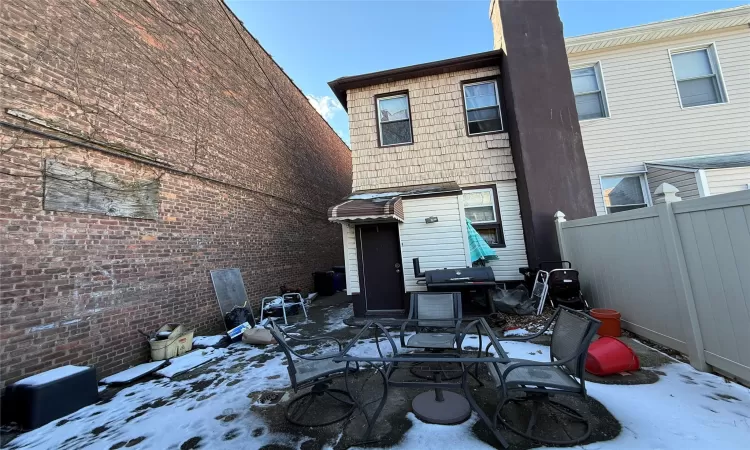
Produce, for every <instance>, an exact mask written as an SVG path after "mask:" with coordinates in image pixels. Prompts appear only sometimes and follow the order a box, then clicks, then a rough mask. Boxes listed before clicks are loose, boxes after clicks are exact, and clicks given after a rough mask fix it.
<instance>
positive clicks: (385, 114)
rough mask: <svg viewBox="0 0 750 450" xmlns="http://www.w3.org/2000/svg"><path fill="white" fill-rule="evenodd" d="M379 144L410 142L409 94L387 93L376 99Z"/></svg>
mask: <svg viewBox="0 0 750 450" xmlns="http://www.w3.org/2000/svg"><path fill="white" fill-rule="evenodd" d="M376 103H377V108H378V129H379V130H378V132H379V137H380V146H381V147H387V146H391V145H404V144H411V143H412V132H411V115H410V114H409V94H407V93H403V94H397V95H390V94H389V95H388V96H385V97H379V98H377V99H376Z"/></svg>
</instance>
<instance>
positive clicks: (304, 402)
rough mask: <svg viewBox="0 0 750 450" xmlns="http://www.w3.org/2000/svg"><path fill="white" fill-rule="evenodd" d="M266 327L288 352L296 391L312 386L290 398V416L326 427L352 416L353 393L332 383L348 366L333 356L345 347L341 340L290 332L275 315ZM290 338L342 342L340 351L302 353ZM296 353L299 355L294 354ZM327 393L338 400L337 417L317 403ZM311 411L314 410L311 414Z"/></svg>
mask: <svg viewBox="0 0 750 450" xmlns="http://www.w3.org/2000/svg"><path fill="white" fill-rule="evenodd" d="M265 327H266V328H267V329H268V330H269V331H270V332H271V334H272V335H273V337H274V339H276V342H277V343H278V344H279V347H281V350H282V351H283V352H284V355H286V359H287V363H288V365H287V371H288V372H289V380H290V382H291V385H292V389H293V390H294V392H295V393H297V392H299V391H300V390H303V389H306V388H308V387H311V389H310V391H309V392H306V393H304V394H301V395H299V396H297V397H296V398H294V399H292V400H291V401H290V402H289V404H288V405H287V407H286V411H285V413H284V414H285V416H286V419H287V420H288V421H289V422H290V423H292V424H294V425H298V426H301V427H322V426H326V425H331V424H334V423H336V422H340V421H342V420H344V419H346V418H348V417H349V416H351V415H352V413H353V412H354V409H355V407H356V404H355V402H354V400H353V399H352V396H351V395H350V394H349V392H347V391H345V390H343V389H334V388H332V387H331V383H332V381H333V378H335V377H337V376H341V375H344V372H345V371H346V370H347V369H346V367H347V366H346V363H335V362H333V361H332V358H334V357H335V356H338V355H340V354H341V351H342V350H343V345H342V344H341V342H340V341H339V340H338V339H336V338H334V337H331V336H320V337H315V338H309V339H302V338H298V337H294V336H290V335H289V334H288V333H286V332H285V331H284V330H282V329H281V328H280V327H279V326H278V325H277V324H276V322H274V321H273V320H271V319H268V323H267V324H266V325H265ZM290 341H294V342H299V343H314V342H320V341H333V342H335V343H336V345H337V346H338V352H335V353H327V354H323V355H316V356H314V355H302V354H300V353H298V352H296V351H295V350H294V349H293V348H292V345H290ZM292 355H294V357H296V358H293V357H292ZM358 370H359V366H358V365H356V366H355V367H351V368H350V369H349V371H350V373H352V372H357V371H358ZM324 397H328V398H331V399H333V400H334V403H333V404H334V405H335V407H334V408H333V409H336V411H334V412H333V414H332V415H333V417H330V415H331V414H325V411H322V410H321V409H320V408H315V407H313V406H314V405H315V404H316V403H317V404H318V405H320V404H321V403H322V400H323V399H324ZM308 411H310V413H309V414H308Z"/></svg>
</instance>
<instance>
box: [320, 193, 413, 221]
mask: <svg viewBox="0 0 750 450" xmlns="http://www.w3.org/2000/svg"><path fill="white" fill-rule="evenodd" d="M328 220H330V221H331V222H353V221H365V220H368V221H369V220H397V221H399V222H403V221H404V206H403V204H402V202H401V197H400V196H399V195H398V194H396V195H388V196H374V197H373V198H356V199H349V200H346V201H344V202H342V203H339V204H338V205H336V206H332V207H330V208H328Z"/></svg>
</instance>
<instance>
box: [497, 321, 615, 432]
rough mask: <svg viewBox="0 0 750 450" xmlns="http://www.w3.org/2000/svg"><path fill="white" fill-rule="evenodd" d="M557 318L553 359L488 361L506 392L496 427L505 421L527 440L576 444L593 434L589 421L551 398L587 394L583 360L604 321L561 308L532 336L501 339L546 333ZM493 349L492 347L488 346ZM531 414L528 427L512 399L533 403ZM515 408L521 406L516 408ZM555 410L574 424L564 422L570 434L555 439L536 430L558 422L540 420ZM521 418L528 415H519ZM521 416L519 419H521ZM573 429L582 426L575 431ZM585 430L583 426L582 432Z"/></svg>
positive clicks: (503, 395)
mask: <svg viewBox="0 0 750 450" xmlns="http://www.w3.org/2000/svg"><path fill="white" fill-rule="evenodd" d="M553 323H554V327H553V328H552V343H551V345H550V362H536V361H529V360H525V359H512V360H511V362H510V363H508V364H498V363H488V364H487V365H488V368H489V371H490V375H492V377H493V378H494V380H495V383H496V385H497V387H498V389H500V390H501V391H502V401H501V402H500V404H499V405H498V407H497V410H496V411H495V418H494V421H495V426H497V422H498V421H499V422H501V423H502V424H503V425H504V426H505V427H506V428H508V429H509V430H511V431H513V432H514V433H516V434H519V435H521V436H523V437H525V438H527V439H531V440H533V441H536V442H540V443H543V444H549V445H572V444H577V443H580V442H582V441H584V440H586V439H587V438H588V437H589V435H590V434H591V425H590V423H589V421H588V420H587V419H586V418H585V417H584V416H583V415H582V414H580V413H578V412H577V411H576V410H575V409H573V408H571V407H570V406H567V405H564V404H562V403H559V402H557V401H554V400H552V398H551V397H552V396H557V395H561V396H562V395H568V396H577V397H580V398H581V399H585V398H586V384H585V380H584V370H585V369H584V365H585V363H586V355H587V353H588V348H589V344H590V343H591V340H592V339H593V338H594V334H595V333H596V331H597V329H598V328H599V325H600V324H601V323H600V322H599V321H598V320H596V319H594V318H593V317H591V316H589V315H587V314H584V313H582V312H579V311H575V310H572V309H570V308H566V307H564V306H561V307H559V308H558V309H557V310H556V311H555V314H554V315H553V316H552V318H551V319H550V320H549V321H548V322H547V324H546V325H545V327H544V328H543V329H542V330H541V331H539V332H538V333H536V334H533V335H531V336H519V337H511V338H504V337H498V339H499V340H502V341H528V340H530V339H533V338H535V337H538V336H541V335H542V334H544V332H545V331H547V330H548V329H549V328H550V326H552V324H553ZM488 348H489V347H488ZM528 402H530V403H531V404H530V411H531V412H530V414H528V421H527V422H526V424H525V427H523V428H521V427H520V426H519V424H517V423H513V422H514V421H513V420H512V419H511V417H510V415H509V414H507V409H510V408H506V407H507V406H508V405H509V404H516V405H518V406H520V405H521V404H526V405H528ZM514 409H516V410H518V409H520V408H514ZM545 412H546V413H553V414H554V413H556V414H557V417H556V418H564V419H566V420H567V421H570V422H572V425H573V427H569V428H565V427H564V424H563V422H562V421H559V420H557V421H556V422H559V423H560V425H561V427H563V430H562V431H563V432H562V433H560V434H562V435H565V436H568V438H569V439H552V438H549V437H545V436H541V435H539V434H534V429H535V428H536V425H537V424H538V423H546V424H549V423H556V422H555V421H542V422H538V418H539V415H540V414H542V413H545ZM520 416H521V417H522V416H523V414H521V415H520ZM519 421H520V420H518V418H517V420H516V422H519ZM570 428H577V429H578V430H579V431H578V432H577V433H576V432H575V431H573V430H571V429H570ZM580 430H582V431H580Z"/></svg>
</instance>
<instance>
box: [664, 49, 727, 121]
mask: <svg viewBox="0 0 750 450" xmlns="http://www.w3.org/2000/svg"><path fill="white" fill-rule="evenodd" d="M670 56H671V57H672V69H673V71H674V78H675V81H676V82H677V91H678V93H679V96H680V104H681V105H682V107H683V108H687V107H690V106H700V105H711V104H713V103H724V102H726V96H725V95H724V89H723V83H722V80H721V73H720V71H719V60H718V57H717V56H716V49H715V48H714V46H713V45H711V46H708V47H705V48H699V49H691V50H684V51H683V50H679V51H671V52H670Z"/></svg>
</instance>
